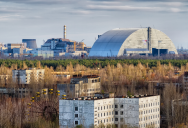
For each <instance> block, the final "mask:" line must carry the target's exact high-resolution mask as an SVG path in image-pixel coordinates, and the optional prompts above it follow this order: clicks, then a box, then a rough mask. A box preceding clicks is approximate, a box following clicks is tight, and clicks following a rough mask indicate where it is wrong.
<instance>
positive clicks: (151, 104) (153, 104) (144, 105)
mask: <svg viewBox="0 0 188 128" xmlns="http://www.w3.org/2000/svg"><path fill="white" fill-rule="evenodd" d="M157 105H158V106H159V102H153V103H149V104H142V105H139V108H147V107H152V106H157Z"/></svg>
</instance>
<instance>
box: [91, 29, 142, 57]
mask: <svg viewBox="0 0 188 128" xmlns="http://www.w3.org/2000/svg"><path fill="white" fill-rule="evenodd" d="M137 30H139V28H133V29H131V28H130V29H119V28H118V29H113V30H110V31H107V32H106V33H104V34H103V35H102V36H100V37H99V39H97V40H96V42H95V43H94V45H93V47H92V48H91V51H90V53H89V56H117V55H118V52H119V49H120V48H121V46H122V44H123V42H124V41H125V40H126V39H127V38H128V37H129V36H130V35H131V34H132V33H134V32H135V31H137Z"/></svg>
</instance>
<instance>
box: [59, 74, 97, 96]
mask: <svg viewBox="0 0 188 128" xmlns="http://www.w3.org/2000/svg"><path fill="white" fill-rule="evenodd" d="M100 87H101V82H100V77H99V76H96V75H88V76H83V77H81V78H71V82H70V84H58V85H57V88H58V90H60V94H61V95H69V94H70V93H71V94H72V95H73V96H74V97H80V96H94V94H95V93H97V92H100Z"/></svg>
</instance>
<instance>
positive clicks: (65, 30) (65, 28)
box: [64, 25, 66, 39]
mask: <svg viewBox="0 0 188 128" xmlns="http://www.w3.org/2000/svg"><path fill="white" fill-rule="evenodd" d="M64 39H66V25H64Z"/></svg>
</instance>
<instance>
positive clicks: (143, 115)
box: [59, 95, 160, 128]
mask: <svg viewBox="0 0 188 128" xmlns="http://www.w3.org/2000/svg"><path fill="white" fill-rule="evenodd" d="M80 124H82V125H84V126H85V127H87V128H89V127H96V128H98V126H100V125H101V124H103V125H105V126H107V125H115V126H116V128H122V127H123V126H124V125H125V124H126V125H130V126H132V127H138V128H146V127H148V126H154V127H153V128H159V127H160V95H138V96H133V97H132V98H129V97H117V96H116V97H111V96H109V97H104V98H101V96H98V97H97V96H95V97H92V98H90V97H83V98H74V99H66V100H60V101H59V125H60V128H65V127H75V126H76V125H80Z"/></svg>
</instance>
